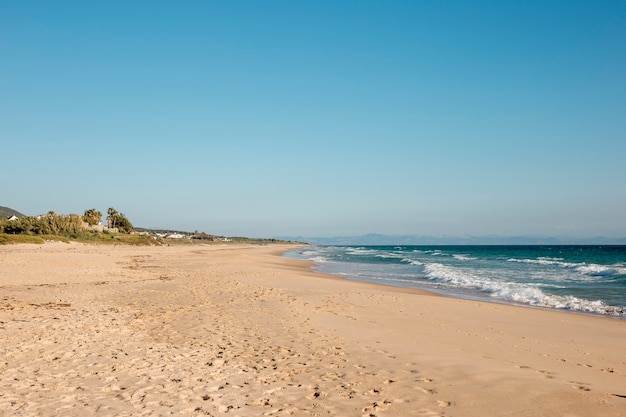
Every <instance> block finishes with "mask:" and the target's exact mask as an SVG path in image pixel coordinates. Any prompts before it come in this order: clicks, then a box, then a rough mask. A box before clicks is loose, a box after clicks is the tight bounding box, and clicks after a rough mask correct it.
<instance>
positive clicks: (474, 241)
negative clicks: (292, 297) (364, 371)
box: [279, 233, 626, 246]
mask: <svg viewBox="0 0 626 417" xmlns="http://www.w3.org/2000/svg"><path fill="white" fill-rule="evenodd" d="M279 239H281V240H292V241H299V242H307V243H311V244H314V245H363V246H368V245H369V246H388V245H417V246H419V245H425V246H431V245H432V246H436V245H626V238H608V237H602V236H598V237H591V238H572V237H567V236H437V237H434V236H416V235H381V234H375V233H371V234H368V235H362V236H337V237H303V236H297V237H292V236H281V237H279Z"/></svg>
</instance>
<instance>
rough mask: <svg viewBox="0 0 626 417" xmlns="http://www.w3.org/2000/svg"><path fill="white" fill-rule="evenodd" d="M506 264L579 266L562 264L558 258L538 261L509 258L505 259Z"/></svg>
mask: <svg viewBox="0 0 626 417" xmlns="http://www.w3.org/2000/svg"><path fill="white" fill-rule="evenodd" d="M507 261H508V262H517V263H522V264H537V265H556V266H562V267H568V268H571V267H576V266H578V265H581V264H577V263H571V262H563V260H562V259H560V258H538V259H516V258H510V259H507Z"/></svg>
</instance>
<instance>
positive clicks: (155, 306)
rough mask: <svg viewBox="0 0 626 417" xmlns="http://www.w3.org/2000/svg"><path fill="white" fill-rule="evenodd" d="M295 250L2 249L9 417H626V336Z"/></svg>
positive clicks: (613, 324) (0, 320)
mask: <svg viewBox="0 0 626 417" xmlns="http://www.w3.org/2000/svg"><path fill="white" fill-rule="evenodd" d="M288 249H289V247H288V246H278V245H276V246H236V245H194V246H170V247H134V246H104V245H85V244H80V243H69V244H67V243H47V244H45V245H14V246H0V353H1V355H2V357H1V359H2V360H1V361H0V416H60V415H62V416H88V415H98V416H169V415H173V416H205V415H208V416H220V415H225V416H262V415H269V416H288V415H293V416H377V417H384V416H429V417H435V416H449V417H472V416H515V417H518V416H519V417H521V416H550V417H554V416H563V417H565V416H567V417H572V416H581V417H583V416H584V417H589V416H606V417H610V416H626V321H623V320H617V319H611V318H603V317H594V316H587V315H582V314H573V313H565V312H556V311H544V310H539V309H531V308H523V307H515V306H508V305H501V304H492V303H484V302H477V301H469V300H459V299H453V298H447V297H441V296H435V295H432V294H428V293H421V292H418V291H412V290H401V289H394V288H388V287H382V286H376V285H371V284H366V283H359V282H353V281H347V280H343V279H338V278H333V277H328V276H324V275H321V274H318V273H315V272H313V271H312V270H311V268H310V265H309V264H308V263H306V262H303V261H298V260H293V259H288V258H285V257H281V256H280V254H281V253H283V252H284V251H286V250H288Z"/></svg>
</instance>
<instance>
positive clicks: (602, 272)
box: [576, 264, 620, 277]
mask: <svg viewBox="0 0 626 417" xmlns="http://www.w3.org/2000/svg"><path fill="white" fill-rule="evenodd" d="M576 270H577V271H578V272H580V273H581V274H584V275H590V276H593V277H607V276H611V275H617V274H619V273H620V270H619V269H618V268H613V267H608V266H602V265H594V264H590V265H581V266H579V267H577V268H576Z"/></svg>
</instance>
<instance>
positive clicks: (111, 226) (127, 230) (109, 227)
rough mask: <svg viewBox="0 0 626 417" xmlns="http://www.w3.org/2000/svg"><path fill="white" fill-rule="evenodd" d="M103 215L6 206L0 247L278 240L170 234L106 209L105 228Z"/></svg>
mask: <svg viewBox="0 0 626 417" xmlns="http://www.w3.org/2000/svg"><path fill="white" fill-rule="evenodd" d="M102 217H103V214H102V212H100V211H98V210H96V209H95V208H91V209H87V210H85V211H84V213H83V215H82V216H81V215H78V214H57V213H55V212H54V211H49V212H48V213H46V214H43V215H40V216H25V215H23V214H21V213H19V212H18V211H16V210H13V209H10V208H8V207H0V245H4V244H11V243H35V244H42V243H45V242H46V241H61V242H69V241H80V242H85V243H106V244H111V243H113V244H115V243H121V244H130V245H163V244H167V245H188V244H194V243H204V244H206V243H214V242H215V243H224V242H228V243H239V244H255V245H263V244H272V243H285V241H283V240H277V239H261V238H247V237H225V236H215V235H210V234H207V233H205V232H198V231H195V232H193V233H190V232H172V231H166V230H151V229H145V228H137V229H136V228H135V227H134V226H133V224H132V223H131V221H130V220H129V219H128V217H126V216H125V215H124V214H123V213H120V212H118V211H117V210H116V209H115V208H113V207H111V208H109V209H108V210H107V217H106V226H105V225H103V224H102Z"/></svg>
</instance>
